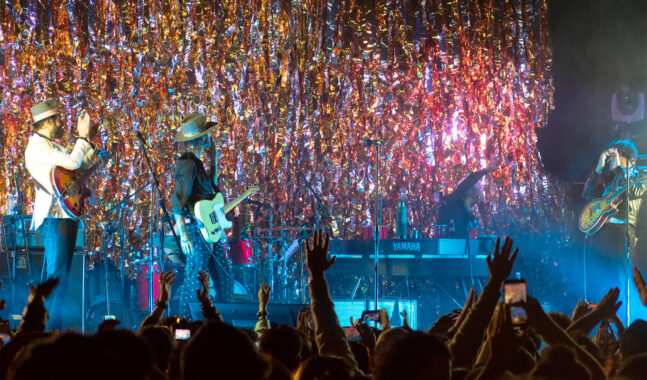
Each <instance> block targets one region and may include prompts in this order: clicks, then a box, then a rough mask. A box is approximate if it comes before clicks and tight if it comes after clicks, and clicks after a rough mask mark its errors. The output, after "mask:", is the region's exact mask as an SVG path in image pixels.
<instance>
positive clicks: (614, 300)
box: [566, 287, 622, 335]
mask: <svg viewBox="0 0 647 380" xmlns="http://www.w3.org/2000/svg"><path fill="white" fill-rule="evenodd" d="M619 296H620V289H618V288H617V287H616V288H614V289H611V290H609V292H608V293H607V294H606V295H605V296H604V297H602V299H601V300H600V302H599V303H598V307H597V308H596V309H595V310H593V311H591V312H590V313H588V314H586V315H585V316H583V317H581V318H579V319H578V320H576V321H573V323H571V325H570V326H568V329H566V331H567V332H569V333H570V332H573V331H581V332H583V333H584V334H585V335H589V334H590V333H591V331H593V329H594V328H595V326H596V325H597V324H598V323H600V322H602V321H606V320H613V319H614V317H615V316H616V312H617V311H618V309H619V308H620V306H621V305H622V301H620V302H618V297H619Z"/></svg>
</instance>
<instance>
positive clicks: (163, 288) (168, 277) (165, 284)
mask: <svg viewBox="0 0 647 380" xmlns="http://www.w3.org/2000/svg"><path fill="white" fill-rule="evenodd" d="M159 281H160V298H159V300H158V302H160V303H163V304H167V303H168V301H169V300H170V299H171V285H173V283H174V282H175V273H173V271H172V270H169V271H166V272H163V273H162V274H161V275H160V280H159Z"/></svg>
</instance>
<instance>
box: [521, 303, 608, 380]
mask: <svg viewBox="0 0 647 380" xmlns="http://www.w3.org/2000/svg"><path fill="white" fill-rule="evenodd" d="M526 311H527V312H528V322H529V323H530V324H531V325H532V327H534V329H535V331H537V333H538V334H539V335H541V336H542V337H543V338H544V340H545V341H546V343H548V344H563V345H566V346H570V347H572V348H574V349H575V352H576V354H577V358H578V359H579V361H580V362H582V364H584V365H585V366H586V367H587V368H588V369H589V370H590V371H591V374H592V375H593V379H594V380H602V379H606V375H605V374H604V371H603V370H602V366H601V365H600V363H598V361H597V360H595V358H594V357H593V356H591V354H589V353H588V352H587V351H586V350H585V349H584V348H582V347H581V346H580V345H579V344H577V343H576V342H575V341H574V340H573V339H572V338H571V337H570V336H569V335H568V333H567V332H566V331H564V330H562V329H561V327H559V325H557V324H556V323H555V322H554V321H553V320H552V319H551V318H550V317H549V316H548V314H546V312H545V311H544V309H542V307H541V305H540V304H539V302H538V301H537V300H536V299H534V298H532V297H530V296H529V297H528V300H527V302H526Z"/></svg>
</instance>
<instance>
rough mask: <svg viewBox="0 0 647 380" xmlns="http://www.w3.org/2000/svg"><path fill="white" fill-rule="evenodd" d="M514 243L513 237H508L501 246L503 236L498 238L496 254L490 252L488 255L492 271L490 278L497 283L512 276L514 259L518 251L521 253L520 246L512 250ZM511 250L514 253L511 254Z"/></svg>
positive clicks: (489, 268)
mask: <svg viewBox="0 0 647 380" xmlns="http://www.w3.org/2000/svg"><path fill="white" fill-rule="evenodd" d="M513 243H514V241H513V240H512V239H510V238H509V237H506V238H505V242H504V243H503V247H500V244H501V238H498V239H496V245H495V246H494V255H492V254H491V253H489V254H488V256H487V269H488V271H489V272H490V279H491V280H493V281H495V282H497V283H500V282H503V281H504V280H505V279H506V278H508V276H510V272H511V271H512V266H513V265H514V260H515V259H516V258H517V253H519V248H516V249H515V250H514V252H512V244H513ZM510 252H512V255H510Z"/></svg>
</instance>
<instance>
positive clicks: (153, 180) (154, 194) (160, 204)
mask: <svg viewBox="0 0 647 380" xmlns="http://www.w3.org/2000/svg"><path fill="white" fill-rule="evenodd" d="M137 141H139V145H140V146H141V148H142V154H143V155H144V158H145V159H146V163H147V165H148V171H149V174H150V185H151V187H152V188H151V216H150V223H151V225H150V238H151V240H150V245H151V251H150V267H149V273H150V283H149V285H150V287H149V291H148V307H149V309H150V310H149V311H150V312H151V313H152V312H153V304H154V303H155V301H154V300H153V298H154V294H153V290H154V282H155V281H154V278H155V276H154V274H155V259H154V257H153V254H154V249H153V225H152V223H153V219H155V223H157V221H158V218H157V217H155V218H154V215H153V212H154V213H155V215H158V214H159V210H160V209H161V210H162V212H163V214H164V217H163V218H162V223H161V225H160V226H159V241H158V246H157V251H158V253H159V259H160V271H162V272H164V223H165V222H166V223H168V225H169V229H170V230H171V232H172V233H173V238H174V239H175V243H176V244H177V246H178V247H181V245H180V239H178V237H177V234H176V233H175V230H174V229H173V226H172V225H171V217H170V215H169V213H168V210H167V208H166V205H165V204H164V200H163V199H162V192H161V191H160V188H159V182H158V181H157V178H158V177H157V175H156V174H155V169H154V168H153V164H152V163H151V160H150V158H149V157H148V151H147V150H146V143H145V142H144V139H143V138H141V134H140V133H138V135H137ZM155 198H157V204H156V206H157V207H154V206H153V201H154V199H155ZM153 209H155V211H153ZM169 311H170V310H169Z"/></svg>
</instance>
